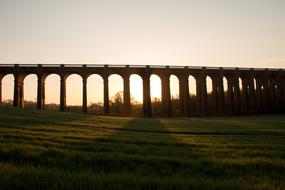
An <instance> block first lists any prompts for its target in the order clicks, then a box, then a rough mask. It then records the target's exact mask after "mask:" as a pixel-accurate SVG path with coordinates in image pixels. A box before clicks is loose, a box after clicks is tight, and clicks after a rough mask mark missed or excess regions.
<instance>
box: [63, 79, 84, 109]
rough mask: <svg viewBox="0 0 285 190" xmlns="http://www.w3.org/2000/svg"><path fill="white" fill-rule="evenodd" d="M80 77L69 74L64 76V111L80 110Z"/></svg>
mask: <svg viewBox="0 0 285 190" xmlns="http://www.w3.org/2000/svg"><path fill="white" fill-rule="evenodd" d="M82 92H83V84H82V77H81V76H80V75H78V74H71V75H69V76H68V77H67V78H66V111H70V112H82Z"/></svg>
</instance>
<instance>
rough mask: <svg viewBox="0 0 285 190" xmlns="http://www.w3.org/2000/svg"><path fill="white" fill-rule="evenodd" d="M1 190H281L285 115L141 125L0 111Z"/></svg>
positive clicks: (111, 119)
mask: <svg viewBox="0 0 285 190" xmlns="http://www.w3.org/2000/svg"><path fill="white" fill-rule="evenodd" d="M0 189H122V190H126V189H155V190H157V189H274V190H276V189H285V115H268V116H264V115H263V116H240V117H212V118H211V117H209V118H206V117H205V118H174V119H166V118H155V119H145V118H123V117H108V116H94V115H83V114H71V113H57V112H47V111H29V110H19V109H16V108H12V107H0Z"/></svg>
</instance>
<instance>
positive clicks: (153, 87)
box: [150, 75, 161, 99]
mask: <svg viewBox="0 0 285 190" xmlns="http://www.w3.org/2000/svg"><path fill="white" fill-rule="evenodd" d="M150 94H151V99H153V98H159V99H161V80H160V78H159V76H157V75H151V76H150Z"/></svg>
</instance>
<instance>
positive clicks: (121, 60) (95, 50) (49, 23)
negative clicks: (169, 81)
mask: <svg viewBox="0 0 285 190" xmlns="http://www.w3.org/2000/svg"><path fill="white" fill-rule="evenodd" d="M284 10H285V1H284V0H48V1H47V0H0V63H20V64H21V63H27V64H37V63H42V64H44V63H77V64H81V63H94V64H96V63H97V64H142V65H147V64H154V65H160V64H161V65H183V66H184V65H187V66H193V65H194V66H234V67H277V68H285V35H284V34H285V11H284ZM30 77H31V78H32V79H33V77H32V76H30ZM7 78H9V77H6V78H5V79H4V81H3V85H4V86H3V96H4V97H3V99H5V98H9V95H7V94H5V91H6V92H7V91H9V90H11V88H10V89H7V88H9V87H11V86H10V85H6V86H9V87H5V84H7V83H8V82H9V80H8V79H7ZM93 78H94V81H93V82H88V84H89V83H90V86H93V83H96V84H94V90H89V91H90V92H88V95H89V96H90V97H95V96H96V97H97V98H98V99H100V97H102V96H101V95H100V94H102V89H98V87H99V86H100V85H101V86H102V84H101V82H100V78H98V77H97V78H96V77H93ZM32 79H31V80H32ZM6 80H7V81H8V82H6ZM10 80H12V79H10ZM26 80H28V79H26ZM50 80H51V81H56V77H55V76H53V77H51V79H50ZM70 80H71V83H72V84H74V85H75V84H77V83H78V84H77V85H76V86H78V88H80V85H82V84H81V83H82V81H81V79H80V78H79V79H75V78H74V79H73V76H71V78H70ZM90 80H91V79H90ZM118 80H119V79H118V77H117V78H116V77H115V79H114V81H118ZM34 81H35V79H34V80H32V82H31V84H30V86H33V84H35V83H36V82H34ZM76 81H77V82H76ZM78 81H79V82H78ZM48 83H51V84H52V85H51V90H49V91H53V89H52V88H53V87H54V88H55V86H56V85H54V84H53V82H48ZM97 83H98V84H97ZM47 85H48V84H47ZM28 86H29V85H28ZM95 86H96V87H95ZM117 86H118V85H117V83H115V84H113V85H112V87H113V88H112V89H116V90H119V89H120V88H122V84H121V86H119V87H118V89H117ZM27 88H28V87H27ZM30 88H31V89H32V88H33V87H29V88H28V90H27V91H28V92H26V93H25V99H34V95H32V94H29V92H30V91H34V90H30ZM47 88H48V87H47ZM55 89H56V88H55ZM176 89H177V88H176ZM95 91H96V93H97V94H98V95H97V94H96V93H95ZM174 91H175V90H174ZM78 92H80V93H79V94H78V96H80V97H81V96H82V93H81V91H80V90H78ZM91 92H92V93H95V94H89V93H91ZM50 96H51V98H50V99H51V100H50V102H52V101H53V100H54V101H56V102H57V100H56V99H58V98H55V97H54V98H52V95H51V93H49V94H47V97H50ZM80 97H77V96H76V97H72V96H71V97H69V99H70V104H79V105H80V104H81V98H80ZM10 98H11V97H10ZM91 100H92V98H91V99H90V101H91ZM88 101H89V100H88Z"/></svg>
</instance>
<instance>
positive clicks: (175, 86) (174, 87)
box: [169, 75, 179, 100]
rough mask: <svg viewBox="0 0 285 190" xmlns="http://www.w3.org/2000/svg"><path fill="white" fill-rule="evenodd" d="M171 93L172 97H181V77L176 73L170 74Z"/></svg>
mask: <svg viewBox="0 0 285 190" xmlns="http://www.w3.org/2000/svg"><path fill="white" fill-rule="evenodd" d="M169 81H170V94H171V99H176V100H177V99H179V79H178V78H177V76H175V75H170V78H169Z"/></svg>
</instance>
